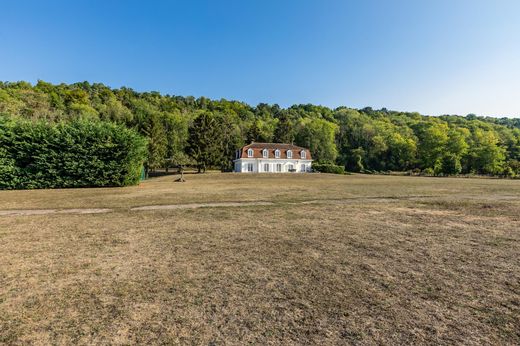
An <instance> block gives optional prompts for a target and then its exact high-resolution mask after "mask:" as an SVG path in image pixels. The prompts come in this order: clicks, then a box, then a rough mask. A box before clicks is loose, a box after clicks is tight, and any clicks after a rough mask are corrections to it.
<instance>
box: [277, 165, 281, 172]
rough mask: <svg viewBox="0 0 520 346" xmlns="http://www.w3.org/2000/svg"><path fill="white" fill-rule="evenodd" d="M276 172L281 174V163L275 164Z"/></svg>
mask: <svg viewBox="0 0 520 346" xmlns="http://www.w3.org/2000/svg"><path fill="white" fill-rule="evenodd" d="M276 171H277V172H281V171H282V164H281V163H277V164H276Z"/></svg>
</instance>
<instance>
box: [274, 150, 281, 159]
mask: <svg viewBox="0 0 520 346" xmlns="http://www.w3.org/2000/svg"><path fill="white" fill-rule="evenodd" d="M274 157H275V158H277V159H279V158H280V150H278V149H276V150H275V151H274Z"/></svg>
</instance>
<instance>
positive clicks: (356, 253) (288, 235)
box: [0, 174, 520, 345]
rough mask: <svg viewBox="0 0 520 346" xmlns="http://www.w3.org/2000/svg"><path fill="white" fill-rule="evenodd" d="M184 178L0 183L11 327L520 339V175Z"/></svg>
mask: <svg viewBox="0 0 520 346" xmlns="http://www.w3.org/2000/svg"><path fill="white" fill-rule="evenodd" d="M186 178H187V182H186V183H175V182H174V177H172V176H165V177H160V178H154V179H150V180H148V181H146V182H144V183H142V184H141V185H140V186H136V187H129V188H105V189H63V190H33V191H0V344H1V343H5V344H27V343H35V344H133V343H137V344H195V345H199V344H202V345H223V344H231V345H242V344H248V343H253V344H282V345H291V344H295V345H296V344H298V345H299V344H320V345H322V344H439V343H441V344H461V343H463V344H475V345H477V344H479V345H480V344H511V345H516V344H519V343H520V181H518V180H516V181H515V180H499V179H462V178H458V179H457V178H425V177H396V176H369V175H350V176H334V175H326V174H308V175H299V174H291V175H238V174H205V175H188V176H187V177H186ZM142 207H145V208H142Z"/></svg>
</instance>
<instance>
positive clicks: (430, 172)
mask: <svg viewBox="0 0 520 346" xmlns="http://www.w3.org/2000/svg"><path fill="white" fill-rule="evenodd" d="M422 175H425V176H428V177H431V176H433V175H435V171H434V170H433V168H431V167H427V168H425V169H424V170H423V171H422Z"/></svg>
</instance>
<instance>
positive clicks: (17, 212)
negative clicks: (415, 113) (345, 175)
mask: <svg viewBox="0 0 520 346" xmlns="http://www.w3.org/2000/svg"><path fill="white" fill-rule="evenodd" d="M436 197H439V196H426V195H417V196H399V197H396V196H360V197H351V198H343V199H312V200H302V201H295V202H285V201H279V202H272V201H244V202H207V203H184V204H158V205H145V206H139V207H132V208H129V209H127V210H130V211H150V210H179V209H198V208H223V207H248V206H266V205H275V204H280V205H284V204H286V205H287V204H292V205H294V204H304V205H305V204H322V203H326V204H350V203H356V202H358V201H359V200H370V201H372V202H380V203H391V202H397V201H400V200H421V199H429V198H436ZM115 210H121V209H111V208H72V209H11V210H0V217H2V216H29V215H48V214H103V213H110V212H113V211H115Z"/></svg>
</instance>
